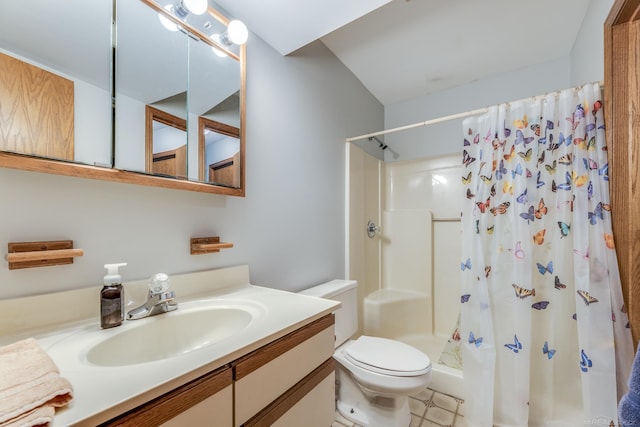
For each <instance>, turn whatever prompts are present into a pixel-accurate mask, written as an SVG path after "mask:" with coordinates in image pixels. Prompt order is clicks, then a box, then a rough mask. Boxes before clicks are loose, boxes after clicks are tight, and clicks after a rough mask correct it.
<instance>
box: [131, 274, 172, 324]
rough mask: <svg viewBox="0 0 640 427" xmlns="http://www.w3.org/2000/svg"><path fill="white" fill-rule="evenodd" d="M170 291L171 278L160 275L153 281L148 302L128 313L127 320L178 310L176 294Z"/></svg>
mask: <svg viewBox="0 0 640 427" xmlns="http://www.w3.org/2000/svg"><path fill="white" fill-rule="evenodd" d="M168 289H169V278H168V276H167V275H166V274H164V273H158V274H156V275H155V276H153V277H152V279H151V284H150V285H149V295H148V297H147V301H146V302H145V303H144V304H142V305H141V306H140V307H136V308H134V309H132V310H130V311H129V312H128V313H127V320H136V319H142V318H144V317H149V316H155V315H156V314H162V313H167V312H169V311H173V310H177V309H178V303H177V302H176V301H175V298H176V293H175V292H174V291H170V290H168Z"/></svg>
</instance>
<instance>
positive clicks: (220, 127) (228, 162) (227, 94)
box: [188, 39, 242, 188]
mask: <svg viewBox="0 0 640 427" xmlns="http://www.w3.org/2000/svg"><path fill="white" fill-rule="evenodd" d="M241 74H242V73H241V67H240V62H239V61H238V60H237V59H236V58H234V57H232V56H229V55H227V54H226V53H224V52H222V51H221V50H218V49H216V48H215V47H212V46H210V45H209V44H206V43H204V42H202V41H201V40H197V39H190V40H189V96H188V101H189V108H188V109H189V137H190V138H191V139H190V140H191V141H198V145H197V152H196V153H195V155H194V154H193V153H192V155H191V156H190V163H189V178H191V179H197V180H199V181H202V182H207V183H211V184H215V185H220V186H225V187H231V188H239V187H240V186H241V172H242V165H241V143H240V142H241V139H240V133H241V132H240V128H241V114H240V112H241ZM194 134H195V135H194ZM194 145H195V144H194ZM190 149H193V147H191V148H190Z"/></svg>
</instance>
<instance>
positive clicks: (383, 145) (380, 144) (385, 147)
mask: <svg viewBox="0 0 640 427" xmlns="http://www.w3.org/2000/svg"><path fill="white" fill-rule="evenodd" d="M373 140H375V141H376V142H377V143H378V147H380V148H382V149H383V150H386V149H387V144H385V143H384V142H382V141H380V140H379V139H378V138H377V137H375V136H370V137H369V141H373Z"/></svg>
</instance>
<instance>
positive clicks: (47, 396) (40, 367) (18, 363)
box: [0, 338, 73, 427]
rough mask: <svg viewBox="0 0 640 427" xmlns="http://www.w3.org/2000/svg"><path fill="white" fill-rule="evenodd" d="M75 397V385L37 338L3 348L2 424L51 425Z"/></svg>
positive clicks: (1, 426) (0, 376) (0, 372)
mask: <svg viewBox="0 0 640 427" xmlns="http://www.w3.org/2000/svg"><path fill="white" fill-rule="evenodd" d="M71 399H73V388H72V386H71V384H70V383H69V381H67V380H66V379H64V378H62V377H61V376H60V375H59V371H58V367H57V366H56V365H55V363H54V362H53V360H52V359H51V357H49V355H48V354H47V353H46V352H45V351H44V350H42V348H41V347H40V345H39V344H38V342H37V341H36V340H35V339H33V338H28V339H26V340H22V341H18V342H15V343H13V344H9V345H6V346H4V347H0V427H9V426H11V427H14V426H16V427H17V426H21V427H31V426H47V425H49V423H50V422H51V421H52V420H53V416H54V415H55V408H56V407H62V406H65V405H67V404H68V403H69V402H70V401H71Z"/></svg>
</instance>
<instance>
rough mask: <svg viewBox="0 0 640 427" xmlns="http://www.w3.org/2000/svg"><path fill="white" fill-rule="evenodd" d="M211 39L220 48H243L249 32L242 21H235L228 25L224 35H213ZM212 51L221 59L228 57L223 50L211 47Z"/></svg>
mask: <svg viewBox="0 0 640 427" xmlns="http://www.w3.org/2000/svg"><path fill="white" fill-rule="evenodd" d="M209 37H210V38H211V40H213V41H214V42H216V44H218V45H220V46H231V45H233V44H237V45H238V46H241V45H243V44H245V43H246V42H247V39H248V38H249V30H247V26H246V25H244V23H243V22H242V21H238V20H237V19H234V20H233V21H231V22H229V25H227V31H225V32H224V33H222V34H211V36H209ZM211 50H213V52H214V53H215V54H216V55H218V56H219V57H221V58H222V57H225V56H227V54H226V53H225V52H224V51H223V50H220V49H218V48H216V47H213V46H211Z"/></svg>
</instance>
